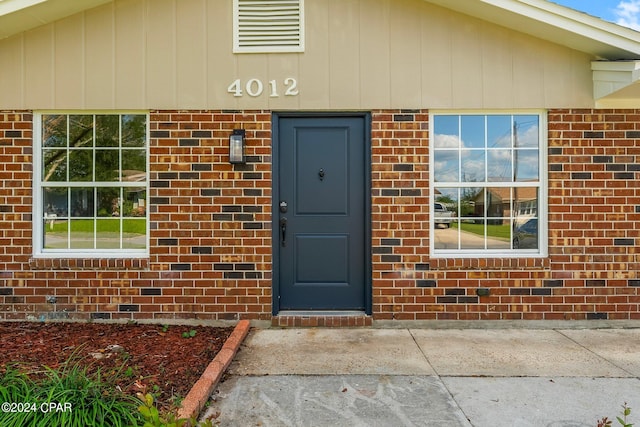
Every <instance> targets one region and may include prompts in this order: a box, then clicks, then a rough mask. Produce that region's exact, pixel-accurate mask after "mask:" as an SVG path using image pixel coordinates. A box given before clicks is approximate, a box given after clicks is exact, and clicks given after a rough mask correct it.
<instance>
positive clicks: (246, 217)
mask: <svg viewBox="0 0 640 427" xmlns="http://www.w3.org/2000/svg"><path fill="white" fill-rule="evenodd" d="M253 219H254V215H253V214H251V213H238V214H235V215H234V216H233V220H234V221H253Z"/></svg>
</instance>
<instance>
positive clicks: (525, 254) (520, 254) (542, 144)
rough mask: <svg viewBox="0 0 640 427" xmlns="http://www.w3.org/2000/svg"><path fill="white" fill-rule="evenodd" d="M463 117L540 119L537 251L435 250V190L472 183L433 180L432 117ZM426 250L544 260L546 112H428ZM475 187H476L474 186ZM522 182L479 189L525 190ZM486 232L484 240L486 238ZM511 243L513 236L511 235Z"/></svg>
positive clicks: (439, 255) (458, 255) (435, 253)
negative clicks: (502, 116) (494, 116)
mask: <svg viewBox="0 0 640 427" xmlns="http://www.w3.org/2000/svg"><path fill="white" fill-rule="evenodd" d="M445 115H448V116H465V115H476V116H477V115H481V116H491V115H515V116H517V115H537V116H538V117H539V129H538V132H539V135H538V140H539V147H538V161H539V165H538V170H539V184H538V185H537V186H536V187H537V188H538V189H539V193H538V207H537V210H538V215H537V218H538V249H442V248H440V249H436V247H435V236H434V232H435V212H434V204H435V203H436V197H437V195H436V188H443V187H444V188H468V187H472V186H474V185H473V184H474V183H473V182H462V181H460V182H459V183H457V185H452V184H451V183H446V184H445V183H442V182H437V181H436V180H435V125H434V123H435V121H434V117H435V116H445ZM429 123H430V125H429V171H430V173H429V189H430V199H429V200H430V203H429V236H430V239H429V249H430V254H431V257H432V258H544V257H547V256H548V169H547V156H548V131H547V111H545V110H537V109H536V110H526V109H525V110H520V109H515V110H431V111H430V112H429ZM475 186H476V187H477V186H478V185H475ZM527 186H528V185H527V184H524V185H523V184H522V183H521V182H512V181H509V182H489V181H487V180H486V177H485V181H484V182H482V185H481V187H483V188H492V187H520V188H522V187H527ZM486 237H487V236H486V231H485V239H486ZM512 240H513V236H512Z"/></svg>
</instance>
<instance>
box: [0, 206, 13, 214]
mask: <svg viewBox="0 0 640 427" xmlns="http://www.w3.org/2000/svg"><path fill="white" fill-rule="evenodd" d="M12 210H13V209H12V208H11V206H8V205H0V212H5V213H6V212H11V211H12Z"/></svg>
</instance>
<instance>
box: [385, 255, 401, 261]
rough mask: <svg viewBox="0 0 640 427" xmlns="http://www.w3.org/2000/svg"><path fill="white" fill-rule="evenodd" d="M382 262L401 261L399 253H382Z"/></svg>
mask: <svg viewBox="0 0 640 427" xmlns="http://www.w3.org/2000/svg"><path fill="white" fill-rule="evenodd" d="M381 261H382V262H400V261H402V256H401V255H382V257H381Z"/></svg>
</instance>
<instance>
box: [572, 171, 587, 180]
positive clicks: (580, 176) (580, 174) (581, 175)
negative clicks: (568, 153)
mask: <svg viewBox="0 0 640 427" xmlns="http://www.w3.org/2000/svg"><path fill="white" fill-rule="evenodd" d="M571 179H591V172H573V173H572V174H571Z"/></svg>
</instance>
